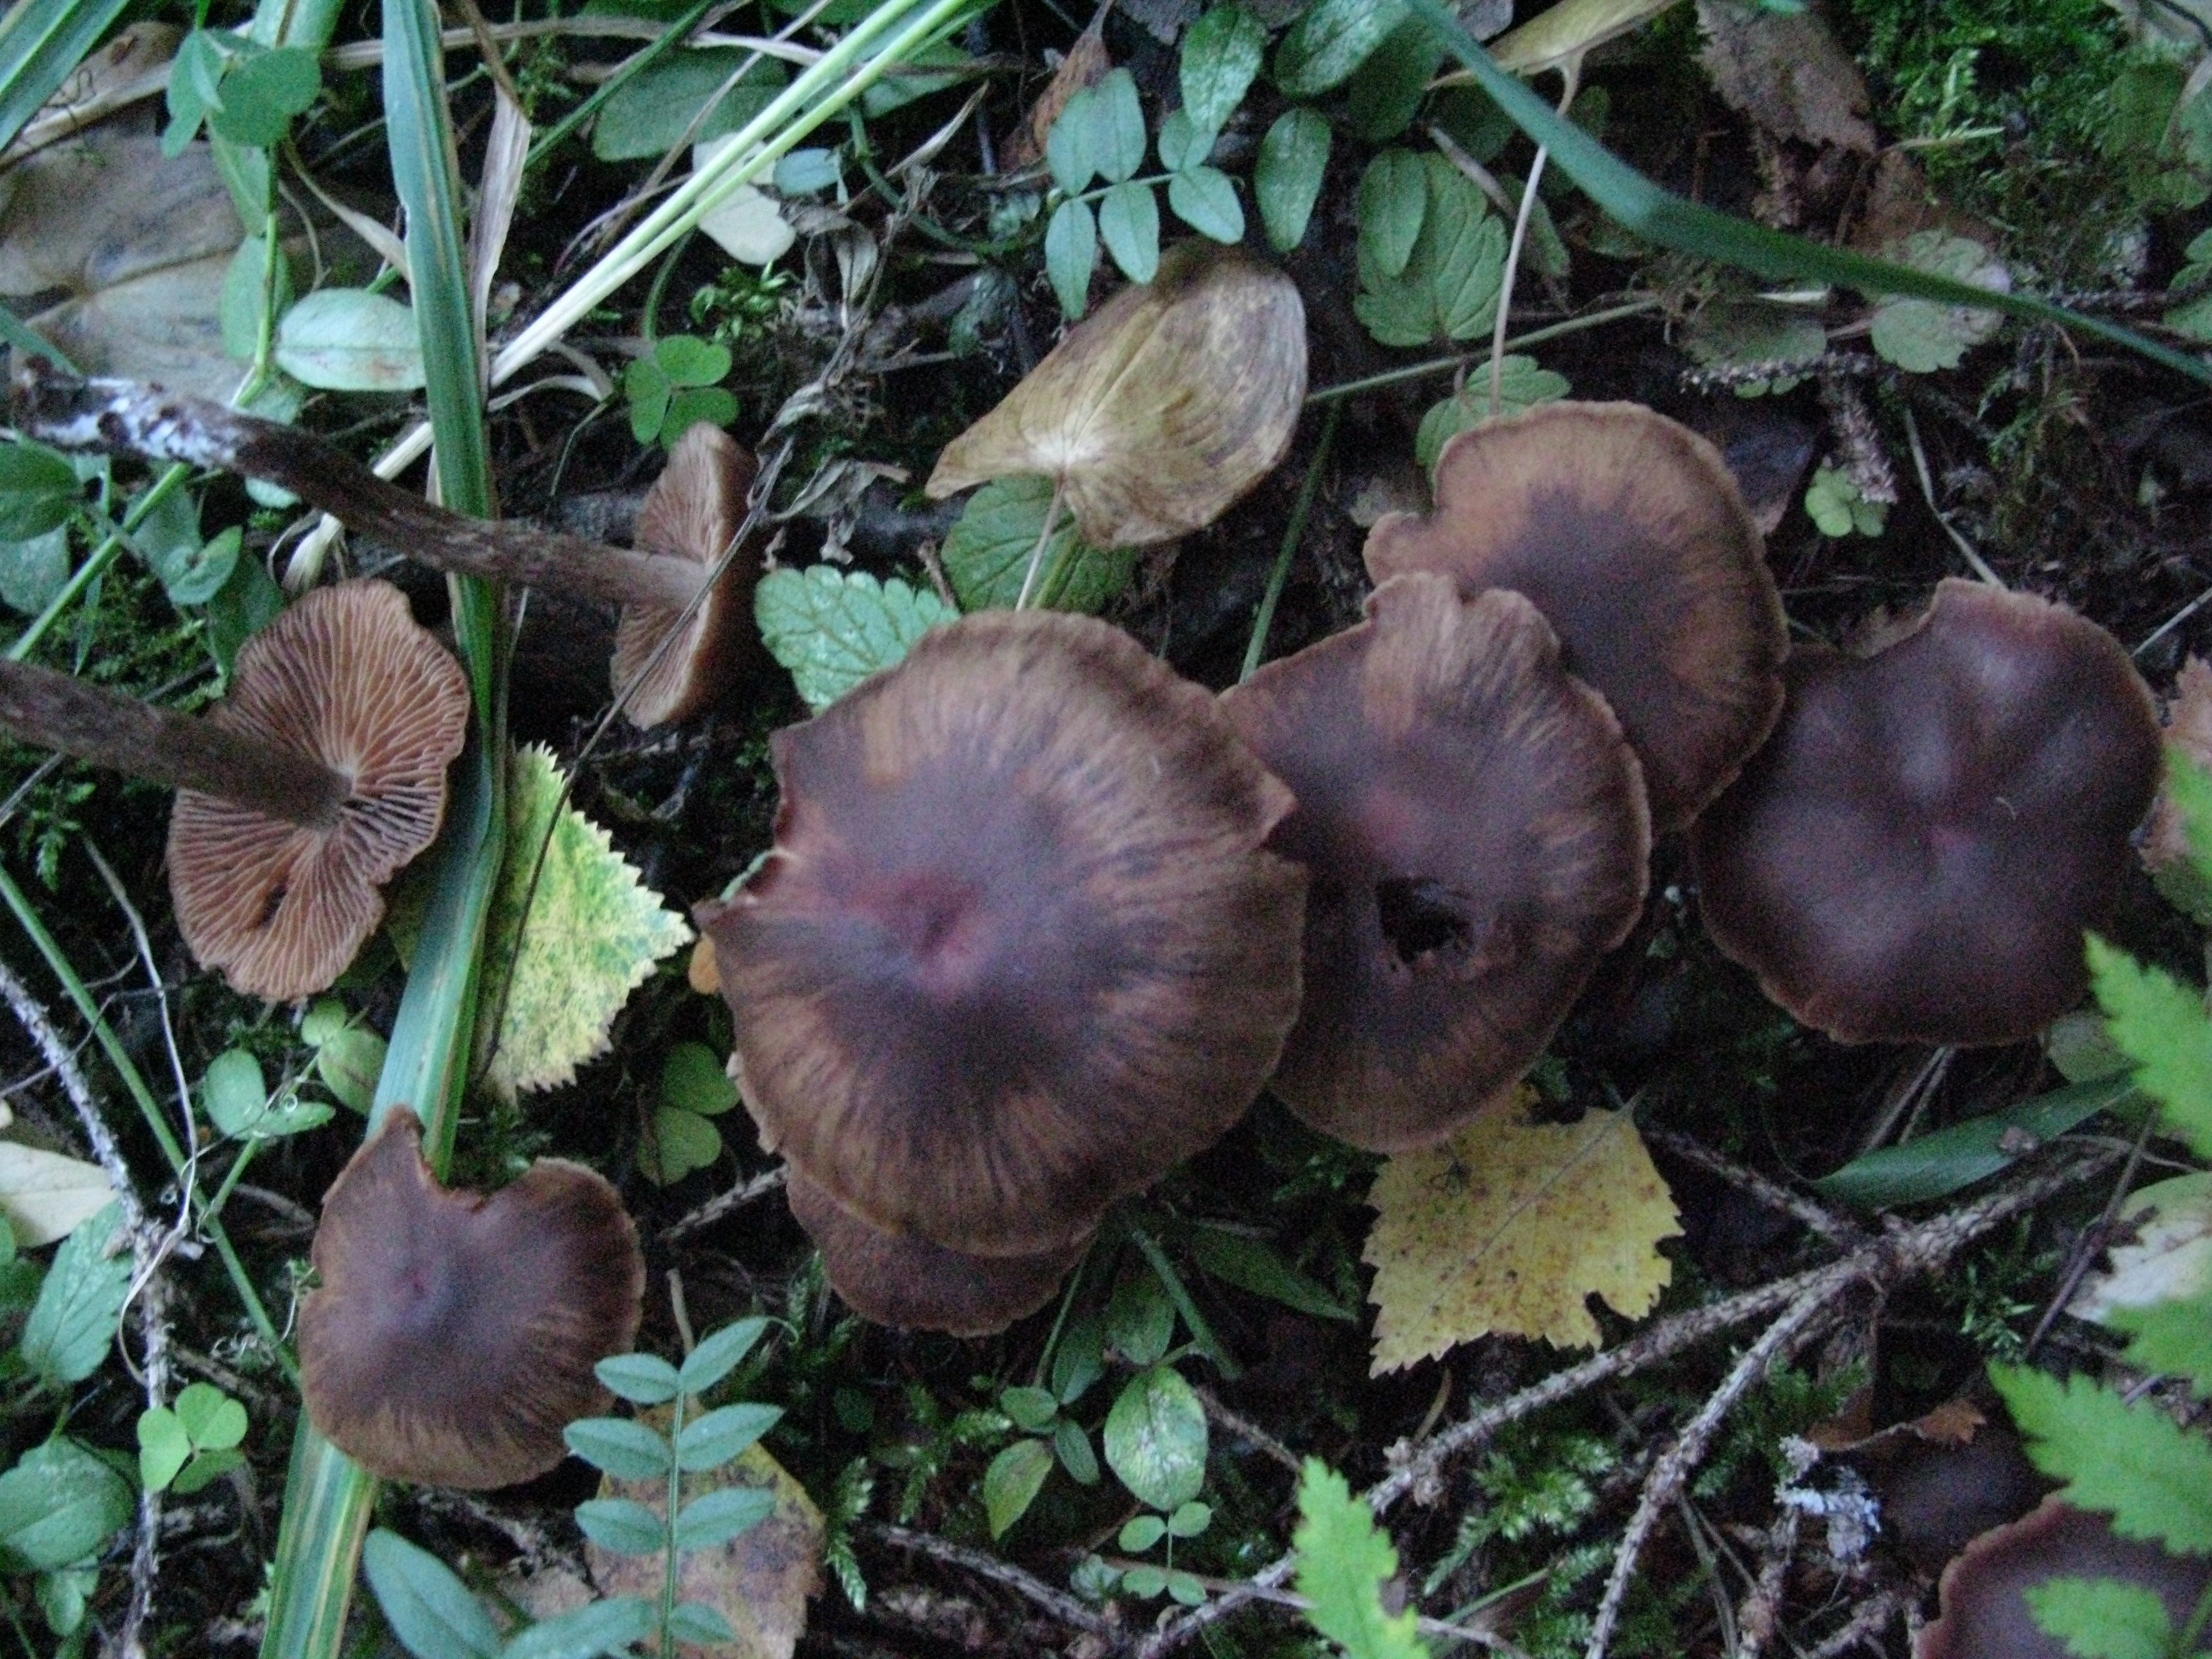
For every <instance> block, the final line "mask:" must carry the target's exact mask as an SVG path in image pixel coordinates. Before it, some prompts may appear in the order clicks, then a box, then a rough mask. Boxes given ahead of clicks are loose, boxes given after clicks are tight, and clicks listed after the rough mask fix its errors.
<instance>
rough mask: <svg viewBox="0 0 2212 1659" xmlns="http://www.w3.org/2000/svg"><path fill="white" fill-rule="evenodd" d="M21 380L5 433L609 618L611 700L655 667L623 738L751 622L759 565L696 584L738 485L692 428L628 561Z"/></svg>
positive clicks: (746, 559)
mask: <svg viewBox="0 0 2212 1659" xmlns="http://www.w3.org/2000/svg"><path fill="white" fill-rule="evenodd" d="M35 368H36V372H35V373H27V374H19V376H18V378H17V381H16V386H15V415H16V419H17V422H18V423H19V424H20V425H21V428H22V429H23V430H24V431H25V432H26V433H28V434H35V435H38V436H39V437H40V438H42V439H44V440H45V441H46V442H48V443H52V444H54V445H56V446H57V447H60V448H63V449H76V450H98V451H104V452H107V453H124V454H132V455H139V456H143V457H146V458H148V459H155V460H165V461H182V462H185V463H186V464H187V465H193V466H204V467H212V468H218V469H221V470H222V471H229V472H236V473H240V474H242V475H243V476H245V477H249V478H261V479H265V480H266V481H267V482H269V483H274V484H277V485H280V486H282V487H283V488H284V489H289V490H290V491H291V492H292V493H293V494H294V495H297V496H299V497H300V498H301V500H302V501H307V503H308V504H310V505H311V506H313V507H320V508H321V509H322V510H323V511H324V512H325V513H330V514H331V516H332V517H333V518H336V519H337V520H340V521H342V522H343V523H344V524H346V525H347V526H350V527H351V528H353V529H355V530H358V531H361V532H364V533H365V534H368V535H373V536H377V537H380V538H383V539H384V540H386V541H388V542H390V543H391V544H392V545H393V546H394V547H397V548H398V549H399V550H401V551H403V552H404V553H405V554H407V556H409V557H410V558H413V559H417V560H420V561H421V562H422V563H424V564H427V565H430V566H432V567H433V568H436V569H440V570H446V571H450V572H453V573H454V574H459V575H466V576H481V577H484V578H486V579H487V580H494V581H506V582H513V583H516V584H518V585H520V586H532V587H542V588H544V589H547V590H548V591H550V592H556V593H562V594H565V595H568V596H570V597H573V598H575V599H586V600H592V601H595V602H597V603H599V604H604V605H619V606H621V607H622V611H623V620H622V623H621V624H620V628H619V629H618V632H617V644H616V653H615V661H614V677H615V680H616V684H617V688H619V687H620V686H621V685H622V684H624V683H626V682H627V680H628V679H629V677H630V675H631V674H633V673H634V672H635V671H637V670H638V669H639V668H640V667H641V666H642V665H644V664H645V663H646V662H647V661H648V660H650V659H653V656H654V653H660V655H659V662H658V664H657V665H656V666H655V668H654V670H653V674H652V675H651V677H650V678H648V680H647V682H646V684H643V685H641V687H640V688H639V690H638V691H637V692H636V693H635V694H633V696H632V698H631V702H630V703H629V706H628V709H627V712H628V714H629V718H630V720H631V721H632V722H633V723H634V724H635V725H638V726H647V725H651V724H654V723H656V721H659V720H680V719H683V718H684V717H685V716H686V715H688V714H692V713H696V711H697V710H698V709H699V708H702V707H703V706H704V705H705V704H706V703H707V702H709V701H710V700H711V699H712V698H713V697H714V695H715V694H716V693H717V692H718V691H719V690H720V681H718V680H717V679H716V678H714V670H715V667H716V665H725V666H735V665H737V659H738V656H739V655H740V654H741V648H740V647H739V646H738V644H737V643H736V640H737V639H738V638H741V637H742V636H743V633H744V630H746V629H749V628H750V623H751V611H752V589H753V586H754V585H755V583H756V582H757V580H758V579H759V575H760V568H759V559H758V556H757V555H756V554H753V553H750V552H746V553H741V554H739V555H738V556H737V557H735V558H733V559H732V560H731V561H730V562H729V563H728V565H727V567H726V568H725V569H724V571H723V574H722V575H721V577H720V580H718V581H714V582H713V583H712V584H711V586H710V583H709V580H708V579H709V577H710V576H711V575H712V574H713V568H714V565H715V563H716V562H717V561H718V560H720V556H721V555H722V554H723V552H724V551H725V550H726V548H727V547H728V544H729V542H730V540H731V538H732V537H733V536H735V534H736V533H737V531H738V527H739V526H740V525H741V524H742V523H743V521H744V495H745V491H746V489H748V488H749V487H750V483H751V476H752V459H751V458H750V456H748V455H747V454H746V453H744V451H743V450H742V449H740V448H738V446H737V445H736V444H735V443H734V442H733V441H731V439H730V438H729V437H728V435H726V434H723V433H720V432H719V431H716V430H714V428H698V427H695V428H692V431H691V433H690V434H689V435H686V437H685V438H684V441H683V442H681V443H679V444H678V446H677V453H675V454H673V455H671V457H670V458H669V465H668V467H667V469H666V470H665V471H664V472H663V474H662V477H661V479H660V481H659V483H657V484H656V485H655V487H654V491H653V495H652V496H651V497H650V498H649V499H648V500H647V503H646V505H645V507H644V509H643V510H642V512H641V514H640V518H639V542H640V546H639V547H638V548H637V549H636V550H629V549H624V548H619V547H607V546H604V545H602V544H599V543H597V542H588V541H585V540H583V539H581V538H578V537H574V536H563V535H558V534H554V533H551V532H544V531H538V530H532V529H529V528H527V527H526V526H520V525H515V524H507V523H495V522H492V521H489V520H482V519H471V518H465V517H464V516H462V515H461V514H459V513H449V512H447V510H446V509H445V508H443V507H435V506H433V505H432V504H431V503H430V502H428V501H424V500H423V499H422V497H421V496H420V495H414V494H411V493H410V492H409V491H407V490H404V489H400V488H399V487H398V485H396V484H392V483H386V481H385V480H383V479H382V478H380V477H377V476H376V475H375V474H374V472H372V471H369V470H368V468H367V467H365V466H362V465H361V464H360V463H359V462H357V461H356V460H355V459H353V458H352V457H351V456H349V455H347V454H346V453H343V451H341V450H338V449H336V448H333V447H331V446H330V445H328V444H325V443H324V442H322V441H319V439H316V438H314V437H312V436H310V435H308V434H307V433H305V432H302V431H301V430H300V429H299V428H296V427H289V426H283V425H280V424H278V423H277V422H274V421H263V420H257V419H255V418H254V417H253V416H250V415H241V414H240V413H238V411H237V410H234V409H230V408H228V407H227V406H225V405H224V404H217V403H210V402H209V401H208V400H206V399H205V398H188V397H183V396H179V395H174V394H171V393H168V392H162V391H161V389H160V388H159V387H156V386H139V385H137V384H136V383H134V382H132V381H129V380H73V379H70V378H69V377H67V376H64V375H62V374H58V373H56V372H54V371H53V370H52V369H49V368H45V367H44V366H43V365H36V366H35ZM695 602H696V603H695ZM686 611H690V613H691V614H690V617H689V619H688V620H687V621H685V622H684V631H683V633H682V634H681V635H679V636H678V638H677V640H676V641H675V642H674V643H673V644H672V645H671V646H669V647H667V648H666V650H665V651H663V650H662V647H661V641H662V639H663V638H664V637H665V636H666V635H667V633H668V631H669V630H670V629H671V628H672V627H674V626H675V625H676V623H677V622H678V619H679V618H682V617H684V613H685V612H686ZM663 711H668V712H663Z"/></svg>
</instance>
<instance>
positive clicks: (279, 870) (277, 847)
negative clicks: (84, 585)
mask: <svg viewBox="0 0 2212 1659" xmlns="http://www.w3.org/2000/svg"><path fill="white" fill-rule="evenodd" d="M470 709H471V702H470V698H469V683H468V679H467V677H466V676H465V675H464V674H463V673H462V672H461V668H460V665H459V663H457V662H455V661H454V660H453V656H452V654H451V653H448V652H447V650H446V648H445V647H443V646H441V645H440V644H439V643H438V641H436V639H435V638H434V637H433V636H432V635H430V633H429V632H428V629H423V628H422V627H420V626H419V625H417V624H416V621H415V619H414V618H413V617H411V616H410V615H409V614H408V611H407V600H406V599H405V597H404V595H403V594H401V592H399V590H398V588H396V587H394V586H392V585H391V584H390V583H388V582H380V581H350V582H340V583H338V584H337V585H336V586H331V587H320V588H317V589H316V590H315V591H314V592H311V593H308V594H306V595H304V596H303V597H301V599H297V600H295V601H294V602H293V603H292V604H291V605H287V606H286V607H285V608H284V609H283V611H281V612H279V613H278V615H277V617H276V621H274V622H272V623H270V624H269V626H268V627H267V628H265V629H263V630H262V631H261V632H260V633H258V634H257V635H254V636H253V637H252V639H250V640H248V641H246V645H245V647H243V648H242V649H241V650H240V652H239V653H238V666H237V670H236V671H235V673H234V675H233V677H232V681H231V690H230V696H229V697H228V699H227V700H226V701H225V702H224V703H223V705H222V707H221V708H217V709H216V710H214V711H213V712H212V713H210V714H209V715H208V716H207V718H208V719H209V720H213V721H216V722H217V723H219V724H221V725H224V726H230V727H231V728H233V729H234V730H241V731H245V732H251V733H252V735H253V736H255V737H256V738H263V739H265V740H266V741H267V742H269V743H271V744H277V745H279V746H281V747H283V748H286V749H290V750H295V751H296V752H298V753H300V754H303V755H307V756H310V757H313V759H315V760H317V761H319V762H321V763H323V764H324V765H325V766H327V767H329V768H331V769H332V770H334V771H337V772H339V773H341V774H343V775H345V776H346V777H348V778H349V779H351V780H352V783H353V787H352V790H351V792H350V793H349V794H348V795H347V797H346V799H345V802H344V805H343V806H342V807H341V808H340V811H339V814H338V819H337V823H334V824H332V825H330V826H329V827H327V828H311V827H307V826H305V825H301V824H297V823H287V822H285V821H284V820H283V819H282V818H272V817H268V816H267V815H266V814H264V813H262V812H258V811H254V810H253V809H252V808H251V807H247V806H240V805H236V804H234V803H233V802H230V801H227V800H222V799H218V798H216V796H213V795H204V794H201V793H197V791H194V790H190V789H180V790H179V791H178V792H177V801H176V807H175V810H174V811H173V812H172V814H171V815H170V818H169V894H170V897H171V898H172V899H173V901H174V903H175V906H176V912H177V926H178V927H179V929H180V930H181V931H182V932H183V933H184V936H185V944H186V945H189V946H190V947H191V952H192V955H193V956H194V957H196V958H197V959H198V960H199V961H200V962H201V963H203V964H204V965H205V966H207V967H210V968H220V969H222V972H223V974H224V975H225V977H227V978H228V980H229V981H230V983H231V985H232V986H233V987H234V988H235V989H237V990H239V991H241V992H244V993H246V994H248V995H252V996H262V997H267V998H268V999H269V1000H271V1001H273V1002H289V1001H292V1000H295V999H296V998H299V997H304V996H309V995H312V994H314V993H315V992H317V991H320V990H323V989H325V988H326V987H329V985H330V984H331V981H334V980H335V979H337V976H338V975H340V974H342V973H343V972H344V971H345V970H346V968H347V966H348V965H349V963H351V962H352V961H353V959H354V957H355V954H356V952H358V951H360V949H361V947H362V944H363V943H364V942H365V941H366V940H367V939H368V936H369V935H370V934H371V933H374V932H375V931H376V925H377V923H378V922H380V921H382V920H383V919H384V894H383V887H384V884H385V883H386V882H387V881H389V880H390V879H391V878H392V876H393V874H395V873H396V872H398V870H399V869H400V868H401V866H404V865H405V864H406V863H407V862H408V861H409V860H411V859H413V858H414V857H415V855H416V854H418V853H420V852H421V851H422V849H423V848H426V847H428V845H429V844H430V843H431V842H432V841H434V840H435V839H436V837H437V834H438V826H439V824H440V823H441V821H442V820H443V819H444V817H445V814H446V769H447V766H449V765H450V764H451V763H453V757H455V756H457V755H459V753H460V752H461V747H462V745H463V744H465V742H466V741H467V738H468V730H469V713H470Z"/></svg>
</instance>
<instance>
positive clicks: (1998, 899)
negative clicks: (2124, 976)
mask: <svg viewBox="0 0 2212 1659" xmlns="http://www.w3.org/2000/svg"><path fill="white" fill-rule="evenodd" d="M1789 682H1790V700H1789V706H1788V708H1787V709H1786V710H1785V711H1784V714H1783V718H1782V723H1781V725H1780V726H1778V727H1777V728H1776V730H1775V733H1774V736H1773V738H1771V740H1770V741H1769V742H1768V743H1767V745H1766V747H1765V748H1764V749H1763V750H1760V751H1759V754H1758V756H1757V757H1754V758H1753V761H1752V763H1751V764H1750V765H1749V766H1747V768H1746V769H1744V774H1743V775H1742V777H1741V778H1740V779H1738V780H1737V781H1736V784H1735V787H1733V788H1732V789H1730V790H1729V793H1727V794H1726V795H1724V796H1723V797H1722V798H1721V799H1720V800H1719V801H1717V802H1716V803H1715V804H1714V805H1713V807H1712V810H1711V811H1709V812H1707V813H1706V814H1705V817H1703V818H1701V819H1699V822H1698V825H1697V828H1696V829H1695V831H1694V832H1693V833H1692V838H1691V853H1692V859H1693V860H1694V866H1695V869H1696V872H1697V878H1698V887H1699V905H1700V908H1701V909H1702V911H1703V913H1704V916H1705V927H1706V929H1707V931H1708V932H1709V933H1711V935H1712V939H1713V941H1714V943H1715V944H1717V945H1719V947H1720V948H1721V950H1722V951H1723V952H1724V953H1725V954H1726V955H1728V956H1729V957H1732V958H1733V959H1734V960H1735V961H1737V962H1739V963H1742V964H1743V965H1744V966H1745V967H1747V968H1748V969H1751V970H1752V971H1753V973H1755V974H1756V975H1759V984H1760V986H1761V987H1762V988H1763V989H1764V990H1765V992H1766V994H1767V995H1768V996H1770V997H1771V998H1773V999H1774V1000H1775V1001H1777V1002H1778V1003H1780V1004H1781V1005H1782V1006H1784V1007H1785V1008H1787V1009H1788V1010H1789V1011H1790V1012H1791V1013H1793V1014H1795V1015H1796V1017H1797V1018H1799V1019H1800V1020H1802V1021H1803V1022H1804V1023H1805V1024H1808V1025H1810V1026H1812V1027H1814V1029H1816V1030H1821V1031H1825V1032H1826V1033H1827V1034H1828V1035H1829V1036H1833V1037H1837V1038H1840V1039H1841V1040H1843V1041H1844V1042H1929V1043H1960V1044H1977V1043H1998V1042H2018V1041H2020V1040H2021V1039H2022V1038H2025V1037H2027V1036H2031V1035H2032V1034H2033V1033H2034V1032H2035V1031H2036V1030H2039V1028H2040V1027H2042V1026H2043V1025H2045V1024H2048V1023H2049V1022H2050V1021H2051V1019H2053V1018H2056V1017H2057V1016H2058V1015H2059V1014H2062V1013H2063V1012H2066V1010H2067V1009H2068V1008H2069V1007H2070V1006H2072V1005H2073V1004H2074V1002H2075V1000H2078V999H2079V998H2080V996H2081V993H2082V991H2083V989H2084V988H2085V987H2087V983H2088V967H2087V962H2086V960H2085V958H2084V956H2083V952H2082V945H2081V939H2082V933H2083V932H2084V930H2085V929H2089V928H2095V927H2102V926H2104V925H2105V923H2106V921H2108V920H2109V918H2110V917H2111V915H2112V907H2113V904H2114V903H2115V902H2116V901H2117V900H2118V896H2119V891H2120V883H2121V881H2122V878H2124V876H2125V874H2126V872H2127V869H2128V866H2129V863H2130V860H2131V859H2132V857H2133V853H2132V848H2131V846H2130V835H2131V834H2132V832H2133V831H2134V829H2135V828H2136V825H2137V824H2138V823H2141V822H2142V817H2143V814H2144V812H2145V811H2147V810H2148V808H2149V806H2150V803H2151V797H2152V795H2153V793H2154V791H2155V790H2156V788H2157V787H2158V779H2159V769H2160V745H2159V726H2158V714H2157V710H2156V708H2155V707H2154V704H2153V702H2152V700H2151V695H2150V690H2149V688H2148V687H2147V686H2146V685H2145V684H2143V682H2142V677H2141V676H2140V675H2138V674H2137V673H2136V670H2135V665H2134V664H2133V663H2131V662H2130V660H2129V659H2128V653H2127V652H2126V651H2125V650H2124V649H2123V648H2122V647H2121V646H2120V645H2119V643H2118V641H2116V640H2114V639H2113V638H2112V635H2109V634H2107V633H2106V631H2105V630H2104V629H2101V628H2100V627H2098V626H2097V625H2096V624H2095V623H2091V622H2088V621H2087V620H2085V619H2083V618H2082V617H2078V616H2076V615H2075V614H2074V613H2073V612H2072V611H2068V610H2066V609H2064V608H2063V607H2062V606H2059V605H2053V604H2051V603H2050V602H2049V601H2048V600H2045V599H2036V598H2034V597H2033V596H2032V595H2029V594H2025V593H2008V592H2004V591H2002V590H2001V589H1998V588H1993V587H1986V586H1980V585H1978V584H1975V583H1970V582H1962V581H1946V582H1944V583H1943V584H1942V585H1941V586H1939V587H1938V588H1937V589H1936V597H1935V599H1934V602H1933V603H1932V604H1931V605H1929V607H1928V609H1927V611H1925V613H1923V615H1922V616H1921V617H1919V618H1918V619H1917V621H1916V622H1914V623H1912V624H1911V625H1910V626H1909V627H1908V628H1907V629H1905V630H1904V631H1903V632H1902V634H1901V635H1899V636H1897V637H1894V638H1893V639H1892V640H1891V641H1890V642H1889V643H1887V644H1886V645H1885V646H1883V647H1882V648H1881V650H1879V651H1877V652H1876V653H1875V654H1873V655H1872V656H1869V657H1864V658H1861V657H1856V656H1852V655H1850V654H1849V653H1845V652H1842V651H1838V650H1833V649H1830V648H1827V647H1810V648H1807V649H1803V650H1800V651H1798V652H1797V653H1795V654H1793V655H1792V656H1791V658H1790V665H1789Z"/></svg>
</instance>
